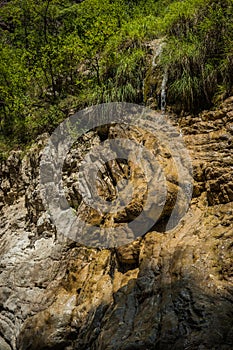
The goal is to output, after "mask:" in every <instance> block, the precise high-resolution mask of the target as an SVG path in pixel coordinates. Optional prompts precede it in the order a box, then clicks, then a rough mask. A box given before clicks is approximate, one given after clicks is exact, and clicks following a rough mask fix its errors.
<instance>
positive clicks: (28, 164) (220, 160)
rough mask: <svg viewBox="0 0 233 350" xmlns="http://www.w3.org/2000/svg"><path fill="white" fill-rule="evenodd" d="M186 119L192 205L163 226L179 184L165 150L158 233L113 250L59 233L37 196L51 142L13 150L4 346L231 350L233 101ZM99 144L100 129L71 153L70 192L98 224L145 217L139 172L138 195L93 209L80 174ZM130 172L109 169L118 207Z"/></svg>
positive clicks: (4, 238)
mask: <svg viewBox="0 0 233 350" xmlns="http://www.w3.org/2000/svg"><path fill="white" fill-rule="evenodd" d="M174 118H175V117H174ZM178 122H179V128H180V129H181V132H182V134H183V138H184V141H185V143H186V145H187V148H188V149H189V152H190V155H191V159H192V163H193V169H194V192H193V199H192V201H191V204H190V208H189V210H188V212H187V214H186V215H185V216H184V217H183V218H182V219H181V220H180V221H179V223H178V224H177V225H176V226H175V227H173V228H172V229H171V230H169V231H166V229H165V227H166V225H165V224H164V223H165V221H166V217H167V215H169V213H170V208H171V207H172V204H171V203H173V201H172V198H173V196H175V195H176V193H177V188H176V174H171V173H169V164H170V163H169V162H170V160H169V159H170V158H169V157H166V154H165V152H161V154H162V156H161V162H163V161H164V162H165V163H166V164H167V169H168V170H167V173H166V180H167V182H166V186H167V188H168V189H170V190H169V191H168V195H169V196H170V197H169V198H170V199H169V198H168V200H167V202H166V205H165V208H166V209H165V212H164V213H163V215H162V217H161V220H160V221H159V222H158V224H157V225H156V226H155V227H154V228H153V230H152V231H151V232H148V233H147V234H146V235H144V236H143V237H139V238H138V239H136V240H135V241H133V243H131V244H128V245H125V246H121V247H118V248H116V249H97V248H90V247H86V246H82V245H80V244H78V243H76V242H74V241H72V240H71V239H69V238H66V237H65V236H62V235H58V234H57V232H56V228H55V227H54V225H53V223H52V222H51V220H50V217H49V214H48V213H47V212H46V211H45V208H44V206H43V203H42V200H41V197H40V191H39V162H40V156H41V152H42V149H43V147H44V145H45V142H46V140H47V138H48V135H43V136H42V137H40V138H39V139H38V140H37V143H36V145H35V146H33V147H32V148H31V149H30V150H29V151H28V152H27V154H26V155H24V156H23V155H22V152H20V151H17V152H12V153H11V155H10V157H9V158H8V159H7V160H6V161H3V162H2V163H1V166H0V177H1V182H0V209H1V222H0V254H1V260H0V349H1V350H29V349H31V350H40V349H41V350H42V349H44V350H45V349H53V350H55V349H58V350H59V349H60V350H72V349H77V350H88V349H89V350H136V349H138V350H146V349H148V350H150V349H158V350H160V349H161V350H162V349H164V350H167V349H178V350H179V349H199V350H205V349H211V350H212V349H215V350H218V349H223V350H230V349H232V348H233V263H232V254H233V204H232V202H233V180H232V175H233V157H232V155H233V147H232V138H233V137H232V135H233V98H229V99H228V100H226V101H225V102H224V103H223V104H222V105H221V106H220V107H219V109H218V110H215V111H206V112H202V113H201V114H200V115H199V116H197V117H191V116H190V117H185V118H181V119H179V120H178ZM110 131H111V130H110ZM110 131H108V132H110ZM111 132H112V131H111ZM122 132H124V131H122ZM101 137H102V135H100V134H99V133H98V132H97V131H93V132H92V133H89V135H87V136H86V139H82V140H79V143H77V145H76V146H75V147H74V148H73V149H72V150H71V152H70V153H69V155H68V157H67V160H66V163H65V165H64V176H63V181H64V183H65V186H66V189H67V192H66V195H67V198H68V201H69V203H70V204H71V205H72V206H73V207H74V208H75V209H76V210H77V211H80V213H81V214H82V215H84V217H85V218H86V219H87V220H89V222H92V223H93V222H94V223H95V224H96V223H97V224H99V225H108V224H109V222H112V221H114V220H115V221H114V222H115V224H120V223H122V222H127V221H130V220H131V219H132V217H134V215H138V213H139V212H140V205H141V203H142V200H143V198H142V197H143V193H144V192H143V190H144V182H143V176H141V175H140V173H138V172H137V169H133V171H132V174H134V175H133V176H135V179H137V181H138V183H137V187H138V188H140V191H139V192H136V194H135V197H134V202H133V203H132V206H130V207H129V208H128V210H127V211H125V212H121V214H120V215H115V216H114V217H112V219H111V220H110V218H109V217H104V218H102V217H99V216H98V215H97V214H96V212H94V211H91V210H90V211H88V210H87V208H84V207H85V206H84V204H83V203H82V198H81V196H80V195H79V193H78V190H77V188H76V184H75V181H74V179H73V176H74V172H75V170H76V169H77V167H78V165H79V163H80V161H81V160H82V157H83V155H84V154H85V153H86V152H88V150H89V149H90V148H91V147H92V146H93V145H94V144H99V142H100V141H101ZM133 137H135V139H137V137H138V136H137V135H136V134H135V136H134V135H133ZM140 137H142V138H141V139H142V140H143V141H144V142H148V143H150V142H152V141H153V140H151V139H150V140H147V139H146V136H145V137H144V139H143V136H142V135H141V136H140ZM162 151H163V150H162ZM128 171H129V164H126V163H124V162H122V161H121V162H112V164H108V165H106V168H105V169H104V171H103V172H102V175H101V177H100V185H99V191H100V192H99V193H100V195H102V196H103V197H104V198H105V199H106V198H108V199H109V200H112V198H114V196H115V193H114V184H115V182H114V177H117V176H119V178H121V177H122V176H123V177H124V176H126V175H127V173H128ZM169 175H174V176H170V177H169ZM115 180H116V178H115ZM135 181H136V180H135ZM140 186H141V187H140ZM169 186H170V187H169ZM140 196H142V197H140Z"/></svg>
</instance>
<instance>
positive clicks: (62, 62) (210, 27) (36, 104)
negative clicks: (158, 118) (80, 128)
mask: <svg viewBox="0 0 233 350" xmlns="http://www.w3.org/2000/svg"><path fill="white" fill-rule="evenodd" d="M231 14H232V0H223V1H221V2H219V1H216V0H207V1H204V0H189V1H188V0H183V1H171V0H157V1H155V0H137V1H132V0H128V1H127V0H119V1H117V0H84V1H83V2H80V1H71V0H65V1H61V0H45V1H39V0H10V1H7V2H4V3H3V4H2V5H1V6H0V49H1V50H0V132H1V135H0V137H1V142H7V143H10V144H12V143H16V144H18V143H27V142H30V141H31V140H32V139H34V138H35V136H36V135H38V134H39V133H41V132H43V131H48V132H50V131H52V130H53V129H54V128H55V127H56V125H58V123H59V122H60V121H62V120H63V119H64V118H66V117H67V116H68V115H70V114H72V113H74V112H75V111H77V110H78V109H80V108H83V107H85V106H88V105H90V104H96V103H101V102H109V101H128V102H136V103H143V81H144V80H145V75H146V71H147V62H148V60H147V48H146V47H147V45H145V44H146V43H148V42H149V41H151V40H153V39H155V38H159V37H164V36H165V37H166V45H164V49H163V53H162V57H161V60H160V65H161V71H168V76H169V81H168V92H167V97H168V103H169V104H170V105H173V106H174V107H176V109H178V110H180V109H183V110H187V111H192V110H193V111H196V110H198V109H201V108H205V107H206V106H210V105H211V104H212V103H213V102H217V101H219V100H220V99H222V98H223V97H225V96H227V95H229V94H231V93H232V86H233V25H232V17H231ZM2 140H3V141H2ZM4 140H5V141H4Z"/></svg>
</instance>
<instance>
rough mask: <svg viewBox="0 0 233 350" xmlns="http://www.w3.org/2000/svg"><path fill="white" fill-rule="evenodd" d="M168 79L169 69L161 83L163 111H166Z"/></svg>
mask: <svg viewBox="0 0 233 350" xmlns="http://www.w3.org/2000/svg"><path fill="white" fill-rule="evenodd" d="M167 80H168V71H167V70H166V71H165V72H164V74H163V80H162V84H161V111H162V112H163V113H164V112H165V109H166V88H167Z"/></svg>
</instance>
